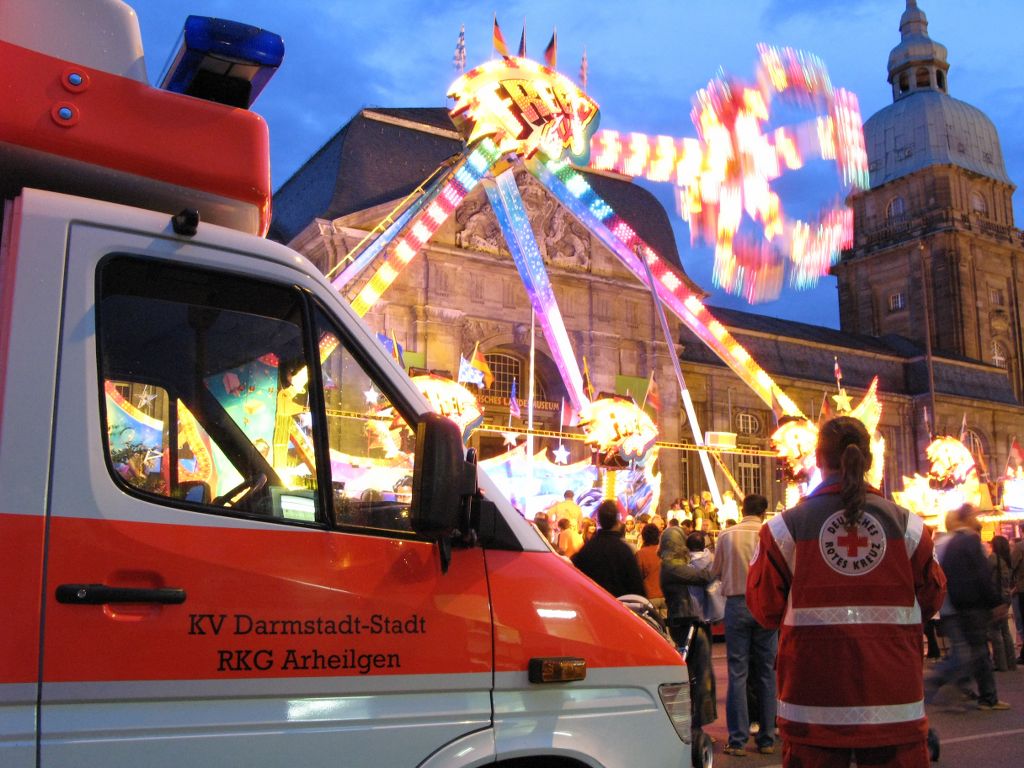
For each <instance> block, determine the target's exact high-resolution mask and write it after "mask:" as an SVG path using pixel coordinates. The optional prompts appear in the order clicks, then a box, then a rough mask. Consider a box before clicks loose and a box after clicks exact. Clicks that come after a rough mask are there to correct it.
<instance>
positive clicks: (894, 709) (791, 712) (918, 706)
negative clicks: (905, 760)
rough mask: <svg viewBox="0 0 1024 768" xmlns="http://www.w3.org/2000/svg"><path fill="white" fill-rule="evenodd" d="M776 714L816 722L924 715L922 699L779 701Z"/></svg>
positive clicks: (892, 719) (870, 721)
mask: <svg viewBox="0 0 1024 768" xmlns="http://www.w3.org/2000/svg"><path fill="white" fill-rule="evenodd" d="M778 713H779V717H784V718H785V719H786V720H789V721H790V722H794V723H813V724H815V725H887V724H889V723H908V722H913V721H915V720H920V719H922V718H923V717H924V701H923V700H922V701H915V702H912V703H910V704H888V705H879V706H875V707H809V706H805V705H803V704H791V703H790V702H788V701H781V700H780V701H779V709H778Z"/></svg>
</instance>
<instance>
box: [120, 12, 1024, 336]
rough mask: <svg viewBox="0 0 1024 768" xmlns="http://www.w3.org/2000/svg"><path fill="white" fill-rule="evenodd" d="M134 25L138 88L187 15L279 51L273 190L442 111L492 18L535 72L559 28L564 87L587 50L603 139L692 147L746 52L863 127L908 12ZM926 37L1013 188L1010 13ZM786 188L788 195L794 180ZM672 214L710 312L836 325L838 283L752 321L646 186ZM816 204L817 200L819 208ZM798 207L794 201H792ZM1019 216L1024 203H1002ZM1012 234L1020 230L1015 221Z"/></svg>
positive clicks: (485, 44)
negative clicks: (853, 113)
mask: <svg viewBox="0 0 1024 768" xmlns="http://www.w3.org/2000/svg"><path fill="white" fill-rule="evenodd" d="M129 2H130V4H131V5H133V6H134V7H135V9H136V10H137V12H138V14H139V20H140V24H141V27H142V35H143V43H144V45H145V50H146V61H147V68H148V70H149V73H150V79H151V80H155V79H156V78H157V76H158V75H159V74H160V72H161V70H162V68H163V66H164V64H165V62H166V60H167V57H168V56H169V54H170V52H171V50H172V48H173V46H174V45H175V42H176V40H177V37H178V35H179V33H180V31H181V27H182V24H183V23H184V20H185V17H186V16H187V15H188V14H190V13H191V14H197V15H205V16H218V17H221V18H228V19H234V20H237V21H244V22H247V23H250V24H255V25H258V26H262V27H264V28H266V29H270V30H272V31H274V32H277V33H279V34H281V35H282V36H283V37H284V40H285V61H284V65H283V66H282V68H281V71H280V72H279V73H278V74H277V75H276V76H275V78H274V79H273V80H272V81H271V82H270V84H269V85H268V86H267V89H266V90H265V91H264V93H263V95H262V96H261V97H260V99H259V100H258V101H257V102H256V104H255V106H254V109H255V110H256V111H257V112H259V113H261V114H262V115H263V116H264V117H265V118H266V119H267V122H268V124H269V126H270V135H271V159H272V163H273V174H274V186H275V188H276V187H278V186H280V184H281V183H283V182H284V181H285V180H286V179H287V178H288V177H289V176H290V175H291V174H292V173H294V172H295V171H296V170H297V169H298V168H299V167H300V166H301V164H302V163H303V162H304V161H305V160H306V159H307V158H308V157H309V156H310V155H312V154H313V153H314V152H315V151H316V150H317V149H318V148H319V147H320V146H321V145H323V144H324V142H326V141H327V140H328V139H329V138H330V137H331V136H332V135H333V134H334V133H335V132H336V131H337V130H338V129H339V128H340V127H341V126H342V125H344V124H345V123H346V122H347V121H348V120H349V119H351V118H352V116H353V115H355V113H356V112H358V111H359V110H360V109H362V108H364V107H371V106H381V107H423V106H445V105H446V101H445V93H446V91H447V88H448V85H449V84H450V83H451V81H452V80H453V79H454V77H455V72H454V70H453V68H452V55H453V53H454V49H455V43H456V39H457V37H458V31H459V27H460V25H462V24H464V25H465V27H466V49H467V67H472V66H474V65H475V64H479V63H481V62H483V61H485V60H487V59H488V58H490V57H491V56H492V55H493V53H492V50H491V23H492V14H493V13H494V12H495V11H497V13H498V21H499V23H500V24H501V27H502V30H503V31H504V33H505V38H506V40H507V41H508V43H509V46H510V47H511V48H515V47H516V45H517V44H518V41H519V35H520V31H521V29H522V25H523V20H524V19H525V20H526V24H527V47H528V53H529V54H530V56H531V57H533V58H537V59H540V58H542V53H543V50H544V47H545V46H546V45H547V42H548V39H549V38H550V36H551V31H552V28H553V27H557V29H558V64H559V67H558V68H559V69H560V70H561V71H562V72H564V73H566V74H567V75H569V76H570V77H573V78H576V77H577V76H578V73H579V65H580V58H581V55H582V53H583V49H584V48H586V51H587V57H588V60H589V62H590V69H589V89H588V90H589V93H590V95H591V96H592V97H593V98H594V99H595V100H596V101H597V102H598V104H599V105H600V106H601V126H602V127H604V128H615V129H618V130H626V131H641V132H646V133H660V134H669V135H674V136H696V130H695V129H694V127H693V125H692V123H691V122H690V118H689V113H690V108H691V97H692V95H693V93H694V92H695V91H696V90H697V89H698V88H700V87H701V86H703V85H704V84H706V82H707V81H708V79H709V78H711V77H713V76H714V75H715V74H716V72H717V70H718V69H719V68H720V67H721V68H724V69H725V70H726V71H727V72H729V73H730V74H733V75H736V76H739V77H742V78H748V77H751V76H752V74H753V68H754V61H755V57H756V51H755V46H756V44H757V43H758V42H767V43H770V44H774V45H780V46H783V45H788V46H792V47H795V48H800V49H803V50H807V51H811V52H813V53H816V54H818V55H819V56H820V57H821V58H822V59H824V61H825V63H826V64H827V66H828V69H829V73H830V75H831V78H832V82H833V84H834V85H836V86H840V87H843V88H846V89H847V90H850V91H853V92H854V93H856V94H857V96H858V98H859V99H860V104H861V111H862V112H863V114H864V117H865V119H866V118H867V117H869V116H870V115H871V114H873V113H874V112H876V111H878V110H879V109H881V108H882V107H884V106H886V105H887V104H890V103H891V101H892V97H891V91H890V87H889V84H888V83H887V82H886V76H887V72H886V62H887V60H888V56H889V51H890V50H891V49H892V48H893V47H894V46H895V45H897V44H898V43H899V41H900V35H899V19H900V15H901V14H902V13H903V10H904V8H905V2H904V0H856V2H849V0H813V1H812V0H733V2H722V3H711V2H701V3H695V2H691V0H632V1H631V2H629V3H624V2H607V1H605V2H601V1H600V0H594V1H593V2H590V3H584V2H580V1H579V0H512V1H511V2H506V3H504V4H501V5H498V4H496V3H494V2H490V3H481V2H471V1H470V0H374V1H373V2H367V1H366V0H184V1H183V2H174V3H172V2H168V0H134V2H132V1H131V0H129ZM919 6H920V7H921V9H922V10H924V11H925V13H926V14H927V16H928V22H929V34H930V36H931V37H932V39H933V40H935V41H936V42H939V43H942V44H943V45H945V46H946V47H947V49H948V51H949V63H950V71H949V93H950V95H951V96H954V97H955V98H958V99H961V100H963V101H966V102H968V103H969V104H972V105H974V106H976V107H978V108H979V109H981V110H982V111H984V112H985V113H986V114H988V116H989V117H990V118H991V119H992V121H993V122H994V123H995V125H996V128H997V130H998V131H999V135H1000V139H1001V141H1002V149H1003V155H1004V158H1005V160H1006V165H1007V171H1008V173H1009V175H1010V178H1011V179H1013V180H1014V181H1015V182H1016V183H1017V184H1024V76H1022V75H1021V68H1020V56H1021V51H1022V48H1021V42H1020V33H1021V29H1024V2H1022V1H1021V0H985V1H984V2H977V1H967V2H965V1H964V0H920V2H919ZM791 181H793V180H791ZM651 188H652V189H654V191H655V192H656V194H658V196H659V198H660V199H661V200H662V201H663V202H664V204H665V205H666V207H668V209H669V210H670V212H672V219H673V226H674V227H675V231H676V235H677V240H678V242H679V249H680V255H681V257H682V260H683V265H684V268H685V269H686V271H687V272H688V273H689V274H690V275H691V277H693V278H694V279H695V280H696V281H697V282H698V283H699V284H700V285H702V286H703V287H704V288H705V289H707V290H709V291H711V293H712V299H711V302H710V303H712V304H717V305H722V306H731V307H736V308H749V309H752V311H756V312H762V313H764V314H770V315H775V316H778V317H785V318H788V319H792V320H801V321H804V322H811V323H815V324H823V325H830V326H833V327H836V326H838V305H837V300H836V291H835V281H834V280H833V279H832V278H825V279H824V280H822V281H821V283H819V285H818V287H817V288H815V289H813V290H811V291H805V292H800V293H797V292H794V291H790V290H787V291H785V292H784V293H783V295H782V297H781V298H780V299H779V300H777V301H774V302H770V303H766V304H760V305H757V306H755V307H748V305H746V304H745V302H743V301H742V300H741V299H735V298H732V297H728V296H725V295H724V294H721V293H720V292H718V291H715V290H714V289H713V286H712V284H711V263H710V258H709V256H708V251H707V249H704V248H694V247H692V246H691V245H690V237H689V232H688V229H687V225H686V224H685V223H684V222H683V221H682V220H681V219H680V218H679V217H678V216H677V215H675V213H674V210H673V203H672V193H671V189H670V188H668V187H667V186H665V185H658V186H655V187H651ZM835 191H836V190H835V189H833V188H831V185H829V184H827V183H826V184H824V188H822V189H821V190H819V189H817V187H816V182H815V184H812V183H806V184H803V183H801V181H800V180H799V179H797V180H795V181H794V183H790V184H789V185H788V186H787V187H786V188H785V189H784V190H783V195H784V196H783V203H784V204H786V203H787V202H790V201H791V202H792V203H793V205H794V206H795V205H799V204H808V205H809V204H810V202H809V201H810V200H812V199H813V200H817V199H819V198H820V199H821V200H822V202H827V200H828V198H829V197H830V196H832V195H833V194H834V193H835ZM819 192H820V194H819ZM798 198H801V199H802V200H801V199H798ZM1014 205H1015V209H1016V211H1017V214H1018V216H1024V192H1018V193H1017V194H1016V195H1015V196H1014ZM1018 226H1020V219H1018Z"/></svg>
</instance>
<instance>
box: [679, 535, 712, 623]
mask: <svg viewBox="0 0 1024 768" xmlns="http://www.w3.org/2000/svg"><path fill="white" fill-rule="evenodd" d="M686 549H687V550H689V552H690V566H691V567H693V568H696V569H698V570H700V571H705V570H707V569H709V568H711V567H712V565H713V563H714V557H713V555H712V554H711V552H710V551H709V550H708V548H707V538H706V535H705V534H704V533H703V532H702V531H694V532H693V533H691V534H690V535H689V536H687V537H686ZM713 580H714V579H712V581H713ZM709 583H710V582H709ZM707 587H708V585H707V584H691V585H690V587H689V589H690V602H691V603H692V604H693V607H694V612H695V613H696V614H697V616H698V618H699V619H700V620H701V621H702V622H704V623H705V624H710V623H711V622H712V621H716V620H720V619H715V618H713V617H711V616H709V613H708V611H709V605H708V595H707Z"/></svg>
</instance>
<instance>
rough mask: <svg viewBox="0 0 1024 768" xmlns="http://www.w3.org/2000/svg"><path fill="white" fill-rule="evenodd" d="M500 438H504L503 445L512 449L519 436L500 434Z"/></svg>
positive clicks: (511, 433)
mask: <svg viewBox="0 0 1024 768" xmlns="http://www.w3.org/2000/svg"><path fill="white" fill-rule="evenodd" d="M501 436H502V437H503V438H505V445H507V446H510V447H512V448H515V447H516V444H517V442H518V441H519V438H520V437H521V435H520V434H519V433H518V432H502V433H501Z"/></svg>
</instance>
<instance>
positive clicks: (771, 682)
mask: <svg viewBox="0 0 1024 768" xmlns="http://www.w3.org/2000/svg"><path fill="white" fill-rule="evenodd" d="M778 646H779V637H778V633H777V632H776V631H775V630H768V629H765V628H764V627H762V626H761V625H760V624H758V623H757V622H756V621H755V620H754V617H753V616H751V615H750V611H749V610H748V609H747V600H746V598H745V597H744V596H743V595H732V596H730V597H729V598H727V599H726V602H725V650H726V655H727V657H728V661H729V690H728V693H727V694H726V700H725V719H726V724H727V725H728V727H729V746H730V747H742V746H743V745H744V744H746V743H747V739H748V738H749V736H750V713H749V712H748V711H747V677H748V675H749V677H750V680H751V682H752V683H753V685H754V691H755V693H756V694H757V699H758V712H757V713H755V714H756V715H757V721H758V723H760V726H761V730H759V731H758V733H757V745H758V746H759V747H766V746H771V745H772V744H774V743H775V712H776V706H777V705H776V693H775V654H776V652H777V651H778Z"/></svg>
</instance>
